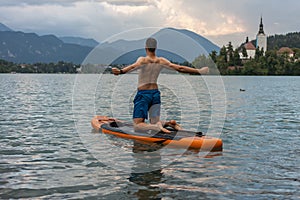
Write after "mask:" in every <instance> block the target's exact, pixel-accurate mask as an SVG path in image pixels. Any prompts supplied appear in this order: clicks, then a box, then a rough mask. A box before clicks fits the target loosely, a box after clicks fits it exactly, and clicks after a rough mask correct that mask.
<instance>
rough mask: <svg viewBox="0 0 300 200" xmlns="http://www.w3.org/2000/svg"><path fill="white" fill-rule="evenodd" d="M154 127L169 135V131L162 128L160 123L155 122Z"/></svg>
mask: <svg viewBox="0 0 300 200" xmlns="http://www.w3.org/2000/svg"><path fill="white" fill-rule="evenodd" d="M155 125H156V126H157V128H159V131H162V132H164V133H171V131H169V130H168V129H166V128H164V127H163V125H162V123H161V122H157V123H156V124H155Z"/></svg>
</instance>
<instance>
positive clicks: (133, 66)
mask: <svg viewBox="0 0 300 200" xmlns="http://www.w3.org/2000/svg"><path fill="white" fill-rule="evenodd" d="M142 62H143V57H140V58H138V59H137V60H136V62H135V63H133V64H131V65H128V66H127V67H124V68H123V69H118V68H115V67H114V68H112V69H111V70H112V73H113V74H114V75H119V74H125V73H127V72H130V71H133V70H136V69H137V68H138V67H140V66H141V65H142Z"/></svg>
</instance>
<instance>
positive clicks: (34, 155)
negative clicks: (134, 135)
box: [0, 74, 300, 199]
mask: <svg viewBox="0 0 300 200" xmlns="http://www.w3.org/2000/svg"><path fill="white" fill-rule="evenodd" d="M160 78H161V79H160V88H161V92H162V117H163V118H168V119H173V118H174V119H176V120H178V121H179V122H180V123H181V124H182V125H183V126H184V127H185V128H188V129H191V130H199V131H203V132H207V133H208V134H209V135H213V136H216V137H220V138H222V140H223V151H222V152H216V153H207V152H194V151H185V150H177V149H170V150H169V149H167V148H163V149H161V150H159V151H155V152H134V151H133V148H134V145H133V144H132V142H130V141H126V140H122V139H119V138H112V137H107V136H103V134H99V133H95V132H94V131H93V130H92V128H91V126H90V120H91V118H92V117H93V115H95V114H102V115H110V116H114V117H118V118H121V119H125V120H130V119H131V113H132V111H131V109H132V99H133V97H134V92H135V85H136V75H128V76H123V78H122V77H116V76H112V75H103V76H100V75H78V76H77V75H29V74H12V75H11V74H2V75H0V111H1V115H0V127H1V129H0V146H1V148H0V199H18V198H25V199H35V198H36V199H78V198H79V199H82V198H86V199H299V197H300V190H299V188H300V173H299V172H300V89H299V86H300V77H222V79H223V82H224V86H223V85H219V86H216V85H214V84H217V85H218V84H219V83H218V81H220V80H218V81H217V82H215V80H213V81H210V83H212V82H213V83H212V84H210V83H208V82H207V81H209V79H208V80H203V79H201V78H200V77H199V76H180V75H162V76H161V77H160ZM222 88H223V91H222ZM224 88H225V90H224ZM240 89H245V91H240ZM224 100H226V101H224Z"/></svg>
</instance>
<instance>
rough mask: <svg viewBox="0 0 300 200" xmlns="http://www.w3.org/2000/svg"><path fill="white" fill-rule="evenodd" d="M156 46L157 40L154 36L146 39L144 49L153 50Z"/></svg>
mask: <svg viewBox="0 0 300 200" xmlns="http://www.w3.org/2000/svg"><path fill="white" fill-rule="evenodd" d="M156 48H157V41H156V39H154V38H148V39H147V40H146V49H148V50H149V51H150V52H155V49H156Z"/></svg>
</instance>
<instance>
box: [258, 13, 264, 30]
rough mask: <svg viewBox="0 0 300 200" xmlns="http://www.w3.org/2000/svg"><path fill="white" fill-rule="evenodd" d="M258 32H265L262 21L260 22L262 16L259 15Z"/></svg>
mask: <svg viewBox="0 0 300 200" xmlns="http://www.w3.org/2000/svg"><path fill="white" fill-rule="evenodd" d="M258 34H265V32H264V25H263V22H262V17H260V24H259V31H258Z"/></svg>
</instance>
